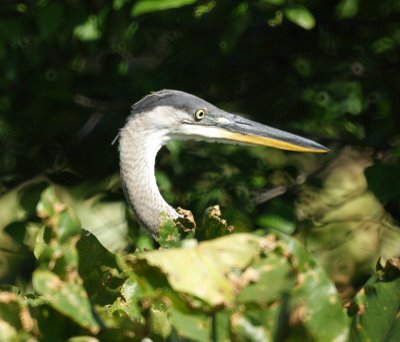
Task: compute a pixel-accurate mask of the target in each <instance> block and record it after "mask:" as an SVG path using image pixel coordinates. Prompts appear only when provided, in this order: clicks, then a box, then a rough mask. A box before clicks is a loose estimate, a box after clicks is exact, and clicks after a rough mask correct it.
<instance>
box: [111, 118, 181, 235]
mask: <svg viewBox="0 0 400 342" xmlns="http://www.w3.org/2000/svg"><path fill="white" fill-rule="evenodd" d="M148 127H149V125H148V124H147V123H146V120H145V118H143V117H140V116H134V117H132V118H131V119H130V120H129V121H128V122H127V124H126V125H125V127H124V128H123V129H122V130H121V133H120V138H119V151H120V167H121V178H122V183H123V187H124V191H125V193H126V196H127V197H128V200H129V202H130V204H131V206H132V209H133V211H134V213H135V215H136V218H137V220H138V221H139V222H140V224H141V225H142V226H143V227H144V228H146V229H147V230H148V231H149V232H150V233H151V234H153V235H155V234H157V231H158V230H159V228H160V224H162V222H163V220H165V219H176V218H177V217H178V214H177V212H176V211H175V209H174V208H172V207H171V206H170V205H169V204H168V203H167V202H166V201H165V200H164V199H163V197H162V196H161V194H160V191H159V190H158V187H157V183H156V178H155V173H154V171H155V170H154V166H155V160H156V155H157V152H158V151H159V150H160V148H161V147H162V146H163V145H164V144H165V143H166V141H167V140H168V138H167V134H166V132H165V131H163V130H154V129H149V128H148Z"/></svg>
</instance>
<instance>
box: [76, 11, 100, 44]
mask: <svg viewBox="0 0 400 342" xmlns="http://www.w3.org/2000/svg"><path fill="white" fill-rule="evenodd" d="M99 26H100V19H99V17H98V16H95V15H91V16H89V17H88V18H87V20H86V22H84V23H83V24H81V25H78V26H76V27H75V29H74V36H75V37H77V38H78V39H79V40H81V41H83V42H86V41H93V40H97V39H99V38H100V37H101V31H100V28H99Z"/></svg>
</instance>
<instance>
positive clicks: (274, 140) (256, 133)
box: [216, 113, 329, 153]
mask: <svg viewBox="0 0 400 342" xmlns="http://www.w3.org/2000/svg"><path fill="white" fill-rule="evenodd" d="M216 124H217V129H218V135H219V139H220V140H227V142H232V143H235V142H237V143H244V144H251V145H259V146H268V147H274V148H278V149H282V150H288V151H297V152H314V153H326V152H328V151H329V149H327V148H326V147H325V146H322V145H320V144H318V143H316V142H315V141H312V140H309V139H306V138H303V137H300V136H298V135H295V134H292V133H289V132H285V131H281V130H279V129H276V128H272V127H269V126H266V125H263V124H260V123H258V122H255V121H251V120H248V119H245V118H243V117H240V116H237V115H232V114H228V113H225V115H224V116H221V117H220V118H217V119H216Z"/></svg>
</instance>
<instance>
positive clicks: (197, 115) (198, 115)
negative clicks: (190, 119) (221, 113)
mask: <svg viewBox="0 0 400 342" xmlns="http://www.w3.org/2000/svg"><path fill="white" fill-rule="evenodd" d="M205 115H206V111H205V110H204V109H198V110H196V112H195V113H194V118H195V119H196V121H200V120H201V119H203V118H204V117H205Z"/></svg>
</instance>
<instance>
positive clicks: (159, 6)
mask: <svg viewBox="0 0 400 342" xmlns="http://www.w3.org/2000/svg"><path fill="white" fill-rule="evenodd" d="M196 1H197V0H139V1H137V2H136V4H135V5H133V7H132V10H131V15H133V16H137V15H140V14H144V13H151V12H157V11H163V10H168V9H172V8H179V7H182V6H187V5H192V4H194V3H195V2H196Z"/></svg>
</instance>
